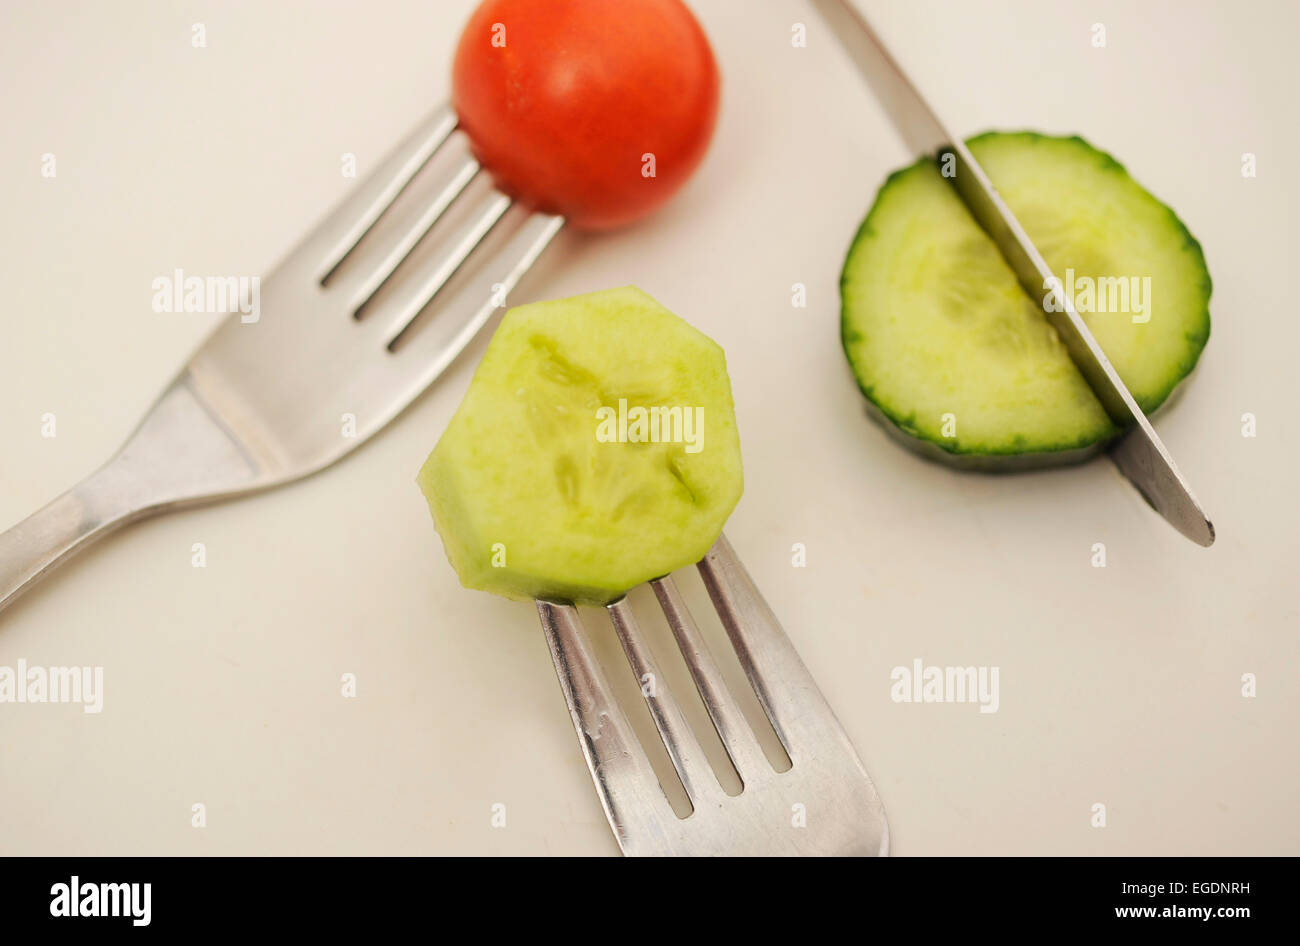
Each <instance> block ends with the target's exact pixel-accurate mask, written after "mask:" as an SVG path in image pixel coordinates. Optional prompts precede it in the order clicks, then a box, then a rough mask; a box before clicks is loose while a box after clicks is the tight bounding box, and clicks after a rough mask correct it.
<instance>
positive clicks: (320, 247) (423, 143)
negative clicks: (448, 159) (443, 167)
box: [305, 105, 457, 282]
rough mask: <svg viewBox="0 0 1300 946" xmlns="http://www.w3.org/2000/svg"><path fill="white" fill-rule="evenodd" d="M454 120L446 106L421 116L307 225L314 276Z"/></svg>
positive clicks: (344, 250)
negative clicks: (392, 147) (330, 209)
mask: <svg viewBox="0 0 1300 946" xmlns="http://www.w3.org/2000/svg"><path fill="white" fill-rule="evenodd" d="M456 125H457V118H456V113H455V112H454V111H453V110H452V108H451V106H450V105H444V106H442V107H441V108H439V109H438V110H437V111H436V112H434V113H433V114H432V115H430V116H429V117H428V118H427V119H425V120H424V121H423V122H421V123H420V126H419V127H418V128H416V129H415V131H413V132H412V133H411V134H410V135H409V136H407V138H406V139H405V140H404V141H403V142H402V143H401V144H400V145H398V146H397V148H396V149H395V150H394V151H393V152H392V153H391V154H389V155H388V157H386V158H385V159H384V162H383V163H382V164H380V165H379V167H378V168H376V169H375V170H374V171H373V172H371V174H370V176H369V177H367V178H366V179H365V181H364V182H362V183H361V184H360V186H358V187H357V188H356V189H355V190H354V191H353V193H352V194H350V195H349V196H348V197H347V199H346V200H344V201H343V203H342V204H340V205H339V206H338V207H337V208H336V209H335V210H334V212H333V213H331V214H330V215H329V217H327V218H326V220H325V222H324V223H322V224H321V225H320V226H319V227H317V228H316V229H315V230H314V231H312V234H311V236H310V237H309V238H308V241H307V244H305V246H309V247H310V248H311V250H310V252H318V253H319V254H320V255H319V260H318V261H316V262H313V264H312V265H313V266H314V267H316V270H317V272H316V278H317V279H319V280H320V281H321V282H326V281H328V279H329V277H330V274H331V273H333V272H334V270H335V269H337V268H338V265H339V263H341V262H343V260H344V258H345V257H346V256H347V255H348V253H350V252H351V251H352V248H353V247H355V246H356V245H357V243H358V242H360V240H361V238H362V237H363V236H365V235H366V232H367V231H368V230H369V229H370V228H371V227H372V226H374V225H375V221H376V220H378V219H379V218H380V216H381V215H382V214H383V212H384V211H385V210H387V209H388V207H389V206H390V205H391V204H392V202H393V201H394V200H396V199H397V195H398V194H400V193H401V192H402V190H403V188H405V187H406V185H407V184H409V183H410V182H411V178H413V177H415V175H416V174H417V173H419V171H420V168H422V167H424V165H425V164H426V163H427V162H428V160H429V158H431V157H432V156H433V153H434V152H435V151H437V150H438V148H440V147H441V146H442V143H443V142H444V141H446V140H447V138H448V137H449V136H450V135H451V133H452V132H453V131H455V130H456Z"/></svg>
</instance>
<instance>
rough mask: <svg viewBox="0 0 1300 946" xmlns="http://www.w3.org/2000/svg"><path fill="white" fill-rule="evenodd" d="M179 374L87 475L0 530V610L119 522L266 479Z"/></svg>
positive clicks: (192, 385)
mask: <svg viewBox="0 0 1300 946" xmlns="http://www.w3.org/2000/svg"><path fill="white" fill-rule="evenodd" d="M205 404H206V401H205V398H204V396H203V395H202V394H201V393H200V391H199V390H198V389H197V387H196V386H195V382H194V379H193V377H192V376H191V375H190V373H189V372H188V371H186V372H184V373H183V374H182V375H181V376H180V377H179V378H178V379H177V380H176V381H175V383H173V384H172V386H171V387H170V388H168V389H167V391H166V392H164V393H163V395H162V396H161V397H160V398H159V399H158V401H157V402H156V403H155V404H154V405H153V407H152V408H151V409H150V411H149V413H148V414H147V415H146V416H145V418H144V420H143V421H142V422H141V424H140V426H139V427H138V428H136V431H135V433H133V434H132V435H131V437H130V438H129V439H128V440H127V442H126V444H125V445H124V446H123V447H122V449H121V450H120V451H118V453H117V455H116V456H114V457H113V458H112V459H111V460H109V461H108V463H106V464H105V465H104V466H103V467H101V468H100V469H99V470H98V471H96V472H95V473H92V474H91V475H90V476H89V477H87V478H86V479H85V480H83V481H82V482H81V483H79V484H77V485H76V486H74V487H73V488H72V489H70V490H68V492H66V493H64V494H63V495H62V496H60V497H58V498H57V499H55V500H54V501H53V502H51V503H50V504H49V505H47V506H45V507H44V508H42V509H40V510H38V511H36V512H34V513H32V515H30V516H28V517H27V518H26V519H24V520H23V521H22V522H20V523H18V524H17V525H16V526H14V527H12V528H11V529H9V530H8V531H6V532H3V533H0V611H2V610H4V608H5V607H7V606H8V605H9V604H10V603H11V602H12V601H13V600H14V599H15V598H17V597H18V596H19V595H20V594H21V593H22V592H24V591H26V590H27V589H28V588H30V587H31V586H32V585H34V584H36V583H37V582H38V581H40V579H41V578H43V577H44V576H45V575H47V574H49V572H50V571H51V570H53V569H54V568H55V566H57V565H58V564H59V563H61V562H63V561H65V560H66V559H68V558H69V557H71V556H72V554H73V553H74V552H76V551H78V550H80V549H82V548H85V547H86V546H87V545H89V544H90V543H91V542H93V541H95V540H96V539H99V538H102V537H103V536H105V535H108V534H109V533H110V532H112V531H113V530H114V529H116V528H118V527H119V526H122V525H125V524H126V523H128V522H132V521H134V520H136V519H142V518H144V517H146V516H149V515H152V514H154V513H157V512H162V511H164V510H166V509H170V508H172V507H174V506H177V505H180V504H182V503H186V502H193V501H195V500H198V499H204V498H214V497H217V496H221V495H227V494H230V493H233V492H241V491H244V490H247V489H253V488H257V487H258V486H260V485H266V480H267V476H268V474H267V471H266V469H265V467H264V465H263V464H259V463H257V462H255V461H254V460H253V459H252V458H251V457H250V456H249V455H248V454H247V453H245V452H244V450H242V449H241V448H240V447H239V446H238V445H237V444H236V443H235V442H234V441H233V439H232V438H231V436H230V434H229V433H227V432H226V430H225V429H224V428H223V427H222V426H221V425H220V424H219V423H218V422H217V421H216V420H215V418H214V417H213V414H212V412H211V411H210V410H209V409H208V408H207V407H206V406H205Z"/></svg>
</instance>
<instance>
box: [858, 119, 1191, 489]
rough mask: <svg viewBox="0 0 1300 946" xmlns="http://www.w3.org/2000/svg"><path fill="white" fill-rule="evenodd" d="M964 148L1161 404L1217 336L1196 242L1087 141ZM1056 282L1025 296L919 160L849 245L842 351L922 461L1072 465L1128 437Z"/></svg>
mask: <svg viewBox="0 0 1300 946" xmlns="http://www.w3.org/2000/svg"><path fill="white" fill-rule="evenodd" d="M969 145H970V147H971V150H972V153H974V155H975V157H976V159H977V160H978V161H979V162H980V163H981V164H982V165H983V166H984V168H985V170H986V171H987V172H988V174H989V177H990V178H991V179H992V180H993V182H994V184H995V185H996V186H997V188H998V190H999V192H1000V193H1001V194H1002V196H1003V198H1004V199H1005V200H1006V201H1007V204H1008V205H1009V206H1010V207H1011V209H1012V211H1013V212H1014V213H1015V214H1016V216H1017V217H1018V218H1019V220H1020V222H1021V223H1022V224H1023V225H1024V227H1025V230H1026V231H1027V232H1028V234H1029V236H1030V238H1031V239H1033V240H1034V242H1035V244H1036V245H1037V246H1038V247H1039V249H1040V250H1041V251H1042V252H1043V255H1044V257H1045V258H1046V259H1047V262H1048V263H1049V265H1050V266H1051V267H1052V269H1053V271H1054V272H1055V273H1056V274H1057V275H1058V276H1059V277H1061V278H1062V279H1063V280H1066V278H1067V272H1068V271H1070V270H1072V271H1073V279H1072V280H1070V281H1069V283H1072V290H1073V291H1072V295H1073V298H1074V299H1075V301H1076V304H1077V305H1079V307H1080V309H1081V315H1083V318H1084V319H1085V321H1086V322H1087V323H1088V325H1089V327H1090V328H1091V329H1092V331H1093V333H1094V334H1095V335H1096V336H1097V339H1098V341H1099V342H1100V343H1101V345H1102V348H1103V349H1104V350H1105V351H1106V353H1107V355H1108V356H1109V358H1110V359H1111V361H1112V363H1113V364H1114V365H1115V367H1116V369H1117V370H1118V371H1119V373H1120V376H1121V377H1122V378H1123V379H1124V382H1125V383H1126V384H1127V385H1128V386H1129V389H1130V390H1131V391H1132V392H1133V395H1134V397H1135V398H1136V400H1137V401H1138V403H1139V404H1140V405H1141V406H1142V408H1143V410H1145V411H1148V412H1150V411H1153V410H1155V409H1156V408H1157V407H1159V405H1160V404H1161V403H1162V402H1164V401H1165V399H1166V398H1167V397H1168V396H1169V394H1170V393H1171V392H1172V391H1173V389H1174V388H1175V387H1176V386H1177V384H1178V383H1179V381H1181V380H1182V379H1183V378H1184V377H1185V376H1186V375H1187V374H1188V373H1189V372H1190V371H1191V370H1192V368H1193V366H1194V365H1195V363H1196V360H1197V358H1198V356H1199V355H1200V352H1201V349H1202V348H1204V346H1205V342H1206V339H1207V338H1208V337H1209V327H1210V317H1209V306H1208V303H1209V297H1210V277H1209V273H1208V271H1207V269H1206V267H1205V259H1204V256H1203V255H1202V253H1201V249H1200V246H1199V244H1198V243H1197V242H1196V240H1195V239H1193V238H1192V236H1191V234H1190V233H1188V231H1187V228H1186V227H1185V226H1183V224H1182V222H1181V221H1180V220H1179V219H1178V217H1177V216H1176V215H1175V214H1174V213H1173V211H1171V210H1170V209H1169V208H1168V207H1166V206H1165V205H1164V204H1162V203H1160V202H1159V201H1158V200H1156V198H1155V197H1153V196H1152V195H1151V194H1150V193H1148V192H1147V191H1146V190H1144V189H1143V188H1142V187H1141V186H1140V185H1139V184H1138V183H1137V182H1135V181H1134V180H1133V179H1132V178H1131V177H1130V176H1129V175H1128V173H1127V172H1126V171H1125V170H1124V168H1123V167H1121V166H1120V165H1119V164H1118V163H1117V162H1116V161H1115V160H1114V159H1113V158H1111V157H1110V156H1109V155H1107V154H1104V153H1102V152H1100V151H1098V150H1096V149H1094V148H1093V147H1092V146H1091V145H1089V144H1088V143H1087V142H1085V141H1084V140H1083V139H1081V138H1078V137H1071V138H1053V137H1048V136H1044V135H1039V134H1035V133H1032V132H1018V133H1000V132H990V133H986V134H983V135H980V136H978V137H976V138H972V139H971V140H970V141H969ZM1121 280H1122V281H1121ZM1134 280H1136V281H1134ZM1067 285H1068V284H1067ZM1103 288H1104V289H1105V290H1106V297H1105V298H1103V297H1102V296H1101V294H1100V292H1099V290H1100V289H1103ZM1129 290H1132V291H1131V292H1130V291H1129ZM1046 294H1047V291H1046V289H1044V291H1043V294H1042V295H1041V296H1039V297H1038V298H1033V297H1031V296H1029V295H1027V294H1026V293H1025V292H1024V290H1023V289H1022V288H1021V286H1020V284H1019V283H1018V281H1017V280H1016V278H1015V276H1014V274H1013V273H1012V271H1011V269H1010V267H1009V266H1008V265H1007V264H1006V262H1005V261H1004V260H1003V259H1002V257H1001V255H1000V254H999V253H998V251H997V249H996V247H995V246H994V244H993V242H992V240H991V239H989V237H988V235H987V234H985V233H984V232H983V231H982V230H981V229H980V228H979V226H978V225H977V224H976V223H975V221H974V219H973V218H972V217H971V216H970V214H969V213H968V212H967V211H966V208H965V206H964V205H963V204H962V203H961V201H960V200H959V199H958V197H957V196H956V194H955V193H954V192H953V190H952V188H951V186H950V184H949V183H948V182H947V181H946V180H944V178H943V177H942V176H941V174H940V172H939V169H938V166H937V165H936V164H935V163H934V162H933V161H931V160H929V159H923V160H921V161H918V162H917V163H916V164H914V165H912V166H910V167H908V168H904V169H903V170H901V171H898V172H896V173H894V174H893V175H891V176H890V177H889V179H888V180H886V181H885V184H884V185H883V186H882V187H881V189H880V192H879V194H878V195H877V197H876V201H875V204H874V205H873V206H872V208H871V211H870V212H869V213H868V214H867V218H866V219H865V220H864V221H863V224H862V226H861V228H860V229H859V231H858V234H857V236H856V237H855V238H854V241H853V244H852V246H851V247H850V249H849V253H848V257H847V259H846V260H845V263H844V270H843V273H842V276H841V297H842V302H843V311H842V319H841V333H842V340H843V344H844V350H845V353H846V355H847V356H848V360H849V364H850V366H851V367H852V369H853V373H854V375H855V377H856V378H857V381H858V384H859V386H860V387H861V389H862V391H863V393H864V394H865V395H866V396H867V399H868V401H869V402H870V404H871V405H872V407H873V412H874V413H876V414H877V415H878V416H879V417H880V418H881V419H883V420H885V421H887V429H890V430H891V432H892V433H895V434H896V435H898V436H899V438H900V439H901V440H903V441H904V442H905V443H907V444H908V445H909V446H911V447H913V448H914V449H918V450H919V451H921V452H922V453H925V454H926V455H929V456H932V457H935V458H937V459H942V460H945V461H948V462H952V463H954V464H956V465H958V466H965V467H973V468H980V469H1002V468H1019V467H1025V466H1042V465H1051V464H1055V463H1065V462H1073V461H1077V460H1080V459H1083V458H1085V457H1087V456H1090V455H1092V454H1093V453H1095V452H1096V451H1097V450H1099V449H1100V448H1101V447H1103V446H1104V445H1105V443H1106V442H1107V441H1108V440H1109V439H1110V438H1112V437H1113V436H1114V435H1115V434H1116V433H1117V432H1118V431H1117V430H1116V428H1115V426H1114V425H1113V424H1112V423H1111V421H1110V419H1109V418H1108V417H1107V416H1106V414H1105V412H1104V410H1103V409H1102V407H1101V404H1100V402H1098V401H1097V399H1096V397H1095V396H1094V395H1093V394H1092V392H1091V390H1089V388H1088V386H1087V384H1086V383H1085V382H1084V380H1083V378H1082V376H1081V375H1080V374H1079V372H1078V370H1077V369H1076V368H1075V367H1074V365H1073V363H1072V362H1070V360H1069V357H1068V355H1067V354H1066V352H1065V350H1064V347H1063V346H1062V345H1061V343H1060V340H1059V339H1058V338H1057V336H1056V333H1055V332H1054V331H1053V329H1052V328H1051V326H1050V324H1049V323H1048V321H1047V319H1046V317H1045V316H1044V315H1043V313H1042V311H1041V302H1042V298H1043V296H1045V295H1046ZM1099 303H1104V305H1103V304H1099ZM1103 308H1105V309H1107V310H1108V311H1101V309H1103ZM1089 309H1091V310H1092V311H1088V310H1089ZM1135 318H1136V319H1137V321H1135Z"/></svg>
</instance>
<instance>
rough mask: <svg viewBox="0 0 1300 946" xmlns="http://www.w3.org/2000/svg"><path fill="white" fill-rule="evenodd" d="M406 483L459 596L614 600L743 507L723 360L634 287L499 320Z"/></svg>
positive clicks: (689, 559) (693, 552) (703, 548)
mask: <svg viewBox="0 0 1300 946" xmlns="http://www.w3.org/2000/svg"><path fill="white" fill-rule="evenodd" d="M418 482H419V484H420V488H421V489H422V490H423V491H424V494H425V497H426V498H427V499H428V502H429V509H430V511H431V512H432V513H433V518H434V522H435V524H436V526H437V528H438V532H439V534H440V535H441V536H442V542H443V547H444V549H445V550H446V552H447V557H448V559H450V561H451V564H452V566H453V567H454V568H455V569H456V572H457V574H458V575H459V576H460V580H461V583H462V584H464V585H465V586H466V587H469V588H478V589H481V590H484V591H492V592H495V593H497V594H501V595H505V596H506V597H510V598H547V599H551V600H567V601H573V602H576V603H586V604H604V603H607V602H609V601H611V600H614V599H615V598H618V597H619V596H621V595H622V594H623V593H625V592H626V591H628V590H629V589H631V588H632V587H634V586H635V585H638V584H640V583H641V582H644V581H648V580H649V579H652V578H658V577H660V576H662V575H666V574H668V573H669V572H671V571H673V570H675V569H677V568H681V567H682V566H684V565H689V564H692V563H694V562H696V561H698V560H699V559H701V558H703V557H704V553H705V552H707V551H708V549H709V547H710V546H711V545H712V544H713V542H714V541H715V540H716V539H717V537H718V534H719V533H720V532H721V531H722V525H723V523H724V522H725V521H726V519H727V516H728V515H730V514H731V510H732V509H733V508H734V507H735V505H736V502H737V501H738V500H739V499H740V494H741V492H742V490H743V488H744V477H743V474H742V471H741V462H740V439H739V435H738V434H737V431H736V419H735V408H734V406H733V404H732V399H731V382H730V381H729V380H728V378H727V366H726V359H725V358H724V356H723V353H722V349H721V348H719V347H718V345H717V344H716V343H715V342H713V341H712V340H711V339H709V338H708V337H707V336H705V335H703V334H702V333H700V332H698V331H697V330H695V329H694V328H692V327H691V326H690V325H687V324H686V323H685V322H684V321H682V320H681V319H680V318H678V317H677V316H675V315H673V314H672V313H671V312H669V311H668V310H667V309H665V308H664V307H663V306H661V305H659V304H658V303H657V302H655V301H654V300H653V299H651V298H650V297H649V296H648V295H646V294H645V293H644V292H642V291H641V290H639V289H635V288H632V287H628V288H624V289H611V290H608V291H605V292H594V293H590V294H588V295H585V296H576V297H574V298H571V299H561V300H558V301H554V302H539V303H534V304H532V305H526V306H521V307H519V308H515V309H511V310H510V311H509V312H507V313H506V316H505V318H504V319H503V320H502V322H501V326H500V327H499V328H498V329H497V331H496V334H495V335H493V337H492V342H491V343H490V344H489V345H488V348H487V351H486V353H485V354H484V356H483V361H482V362H481V363H480V364H479V367H478V370H477V371H476V372H475V374H474V380H473V381H472V382H471V383H470V387H469V390H468V392H466V394H465V399H464V400H463V401H462V402H461V405H460V407H459V409H457V411H456V414H455V416H453V417H452V419H451V422H450V424H448V426H447V429H446V431H445V432H444V433H443V435H442V438H441V439H440V440H439V441H438V444H437V446H436V447H434V450H433V452H432V453H431V454H430V455H429V458H428V460H427V461H426V462H425V464H424V466H423V468H422V469H421V470H420V474H419V477H418Z"/></svg>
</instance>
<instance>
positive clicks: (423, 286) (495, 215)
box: [357, 188, 513, 337]
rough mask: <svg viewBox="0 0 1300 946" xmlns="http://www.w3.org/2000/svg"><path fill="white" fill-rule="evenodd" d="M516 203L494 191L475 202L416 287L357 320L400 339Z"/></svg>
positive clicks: (362, 312) (363, 312) (360, 314)
mask: <svg viewBox="0 0 1300 946" xmlns="http://www.w3.org/2000/svg"><path fill="white" fill-rule="evenodd" d="M511 203H513V201H512V200H511V199H510V198H509V197H507V196H506V195H505V194H503V193H501V192H500V191H498V190H496V189H495V188H494V189H492V190H491V191H489V192H488V193H487V194H485V195H483V196H482V197H481V198H479V199H478V200H477V202H476V206H475V207H474V210H473V214H472V215H471V216H470V218H469V220H467V221H466V222H465V223H464V224H462V225H461V226H460V227H459V228H458V229H457V231H456V233H455V235H454V237H453V239H452V243H451V246H450V247H449V248H448V249H447V251H446V252H440V253H438V254H437V257H436V259H434V260H431V261H429V263H428V265H427V266H426V267H425V270H424V272H422V273H421V275H420V277H419V278H418V279H416V280H414V282H413V284H412V285H411V286H409V287H405V288H403V289H401V290H400V291H398V292H397V293H396V298H394V299H392V300H387V299H385V300H382V301H381V302H379V303H378V304H377V308H378V309H379V310H380V311H378V312H374V313H372V312H370V311H369V309H370V307H369V306H363V307H362V309H361V310H360V311H359V312H358V313H357V317H358V318H363V319H371V318H373V319H375V320H376V321H378V322H379V324H381V325H383V326H385V327H386V329H387V331H388V333H389V334H390V335H392V336H393V337H396V336H397V335H400V334H401V332H402V329H404V328H406V326H407V325H408V324H409V323H410V322H411V320H412V319H414V318H415V317H416V316H417V315H419V314H420V310H422V309H423V308H424V307H425V306H426V305H428V304H429V302H430V300H432V299H433V297H434V296H436V295H437V294H438V292H439V290H441V289H442V287H443V286H445V285H446V284H447V280H449V279H450V278H451V277H452V276H453V275H454V274H455V272H456V270H458V269H460V267H461V265H462V264H464V262H465V260H466V259H468V258H469V255H470V253H472V252H474V248H475V247H476V246H478V245H479V243H481V242H482V241H483V238H484V237H485V236H487V235H488V233H489V232H490V231H491V230H492V228H493V227H495V226H496V225H497V222H498V221H500V219H501V218H502V217H503V216H504V215H505V212H506V211H507V210H509V209H510V205H511Z"/></svg>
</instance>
